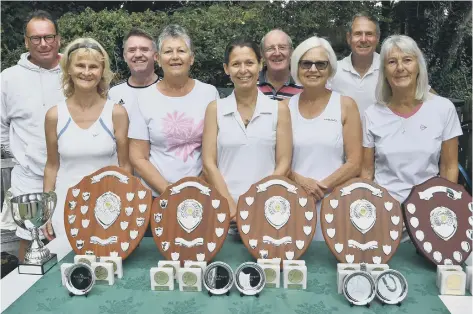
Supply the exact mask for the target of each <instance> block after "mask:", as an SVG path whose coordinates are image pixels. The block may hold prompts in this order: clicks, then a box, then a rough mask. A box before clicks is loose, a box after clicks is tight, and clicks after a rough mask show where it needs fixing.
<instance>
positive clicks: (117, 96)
mask: <svg viewBox="0 0 473 314" xmlns="http://www.w3.org/2000/svg"><path fill="white" fill-rule="evenodd" d="M159 80H160V79H159V77H158V78H157V79H156V81H154V82H153V83H152V84H150V85H148V86H132V85H130V83H128V80H127V81H126V82H123V83H120V84H117V85H115V86H113V87H112V88H111V89H110V91H109V92H108V98H110V99H111V100H113V101H115V103H116V104H119V105H123V107H125V109H126V111H127V113H128V116H130V114H131V113H132V110H131V109H132V108H133V106H134V104H135V103H136V101H137V99H138V94H139V93H142V92H143V91H144V90H146V89H147V88H155V85H156V83H157V82H158V81H159Z"/></svg>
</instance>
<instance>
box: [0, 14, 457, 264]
mask: <svg viewBox="0 0 473 314" xmlns="http://www.w3.org/2000/svg"><path fill="white" fill-rule="evenodd" d="M24 31H25V45H26V47H27V48H28V51H29V52H27V53H25V54H23V55H22V56H21V58H20V61H19V62H18V65H15V66H13V67H11V68H8V69H6V70H4V71H3V72H2V78H1V79H2V111H1V127H2V131H1V134H2V150H3V151H5V152H6V153H10V154H12V156H13V157H14V158H15V160H16V161H17V164H16V166H15V167H14V169H13V171H12V176H11V183H12V185H11V192H12V193H13V195H19V194H23V193H31V192H40V191H45V192H47V191H51V190H56V192H57V193H58V205H57V207H56V210H55V213H54V216H53V219H52V230H45V231H44V233H45V235H46V237H47V238H52V237H53V234H55V236H61V235H63V234H64V223H63V215H64V198H65V196H66V193H67V190H68V188H69V187H70V186H72V185H75V184H77V183H78V182H79V181H80V180H81V178H82V177H83V176H86V175H89V174H90V173H92V172H94V171H96V170H98V169H100V168H102V167H104V166H107V165H118V166H120V167H123V168H124V169H126V170H128V171H130V172H134V173H135V174H136V175H138V176H139V177H141V178H142V180H143V182H144V183H145V184H146V185H147V186H148V187H149V188H150V189H151V190H152V191H153V195H154V196H158V195H159V194H161V193H163V191H164V190H165V189H166V187H167V186H169V185H170V184H172V183H174V182H176V181H178V180H179V179H181V178H183V177H186V176H202V177H203V178H204V179H205V180H206V181H207V182H208V183H209V184H211V185H213V186H215V188H216V189H217V190H218V191H219V192H220V193H221V194H222V195H223V196H225V197H226V199H227V200H228V202H229V205H230V212H231V215H232V217H234V216H235V214H236V207H237V203H238V198H239V196H240V195H241V194H243V193H245V192H246V191H247V190H248V188H249V187H250V186H251V184H253V183H255V182H257V181H259V180H261V179H263V178H264V177H267V176H269V175H283V176H287V177H288V178H290V179H292V180H294V181H295V182H297V183H298V184H299V185H301V186H302V187H303V188H304V189H305V190H306V191H307V192H308V193H309V194H310V195H311V196H312V197H313V198H314V199H315V200H316V201H317V209H318V212H320V203H321V200H322V199H323V198H324V197H325V196H326V195H327V194H328V193H330V191H331V190H332V189H333V188H334V187H335V186H337V185H340V184H342V183H343V182H345V181H347V180H349V179H351V178H354V177H357V176H359V177H362V178H366V179H369V180H374V181H375V182H376V183H378V184H379V185H381V186H383V187H385V188H386V189H387V190H388V191H389V193H390V194H391V195H392V196H393V197H394V198H396V199H397V200H398V201H399V202H403V201H404V200H405V198H406V197H407V196H408V194H409V191H410V189H411V188H412V186H413V185H416V184H419V183H421V182H423V181H425V180H427V179H429V178H431V177H433V176H437V175H440V176H442V177H444V178H446V179H448V180H450V181H453V182H456V181H457V178H458V147H457V146H458V136H459V135H461V134H462V131H461V127H460V123H459V119H458V116H457V114H456V111H455V108H454V105H453V104H452V103H451V102H450V101H449V100H447V99H446V98H443V97H440V96H437V95H435V94H433V93H431V92H429V89H430V86H429V84H428V75H427V66H426V62H425V59H424V57H423V54H422V52H421V50H420V49H419V47H418V46H417V44H416V43H415V41H414V40H412V39H411V38H410V37H408V36H403V35H393V36H389V37H388V38H386V40H385V41H384V42H383V44H382V46H381V51H380V54H379V55H378V54H377V53H376V52H375V50H376V47H377V45H378V42H379V38H380V28H379V24H378V23H377V21H376V20H375V19H374V18H372V17H371V16H369V15H367V14H357V15H355V16H354V17H353V19H352V20H351V22H350V24H349V25H348V29H347V34H346V39H347V43H348V44H349V45H350V47H351V51H352V52H351V54H350V55H349V56H347V57H346V58H344V59H342V60H339V61H337V57H336V55H335V52H334V51H333V49H332V47H331V45H330V43H329V42H328V41H327V40H326V39H323V38H321V37H316V36H314V37H310V38H308V39H306V40H305V41H303V42H302V43H300V44H299V45H298V46H297V47H296V48H295V49H294V48H293V44H292V41H291V39H290V37H289V36H288V35H287V34H286V33H285V32H283V31H282V30H280V29H276V30H272V31H270V32H269V33H267V34H266V35H265V36H264V37H263V39H262V40H261V44H260V47H258V45H257V44H256V43H255V42H252V41H251V40H247V39H236V40H232V41H231V42H230V43H229V44H228V46H227V47H226V50H225V54H224V56H223V68H224V71H225V73H226V74H227V75H228V76H229V78H230V80H231V81H232V82H233V85H234V90H233V92H232V93H231V94H230V95H229V96H228V97H226V98H223V99H220V97H219V93H218V91H217V89H216V88H215V87H214V86H212V85H209V84H206V83H203V82H201V81H199V80H197V79H195V78H191V77H190V74H189V73H190V68H191V66H192V64H193V63H194V54H195V52H194V46H193V44H192V40H191V38H190V37H189V35H188V33H187V32H186V30H185V29H183V28H182V27H180V26H178V25H169V26H166V27H165V28H164V30H163V31H162V32H161V34H160V35H159V37H158V39H157V41H156V42H155V41H154V40H153V37H151V36H150V35H149V34H148V33H146V32H145V31H143V30H139V29H132V30H131V31H130V32H129V33H128V34H127V35H126V36H125V37H124V44H123V57H124V59H125V61H126V63H127V65H128V67H129V69H130V73H131V76H130V77H129V78H128V80H127V81H126V82H124V83H122V84H119V85H117V86H115V87H112V88H111V89H110V90H109V85H110V82H111V79H112V72H111V70H110V62H109V57H108V55H107V52H106V51H105V50H104V48H103V47H102V46H101V45H100V44H99V43H98V42H97V41H95V40H93V39H90V38H79V39H76V40H74V41H73V42H71V43H70V44H69V45H68V46H67V47H66V49H65V50H64V53H63V54H59V53H58V51H59V47H60V40H61V38H60V35H59V33H58V28H57V24H56V22H55V21H54V20H53V19H52V17H51V16H50V15H49V14H48V13H46V12H44V11H38V12H35V13H33V14H32V15H31V16H30V17H29V18H28V20H27V22H26V24H25V30H24ZM155 62H157V63H158V65H159V67H160V68H161V69H162V72H163V76H162V77H159V78H158V75H157V74H156V73H155V72H154V63H155ZM263 64H264V66H263ZM4 219H6V218H4ZM318 221H320V219H318ZM17 234H18V235H19V236H20V237H22V238H24V239H28V234H27V233H26V232H25V231H24V230H20V229H18V230H17ZM315 240H323V236H322V233H321V230H320V227H317V233H316V235H315ZM22 243H23V244H22V245H21V246H20V257H21V254H22V252H23V251H24V249H25V246H26V244H27V242H26V241H22Z"/></svg>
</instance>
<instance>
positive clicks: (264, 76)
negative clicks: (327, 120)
mask: <svg viewBox="0 0 473 314" xmlns="http://www.w3.org/2000/svg"><path fill="white" fill-rule="evenodd" d="M260 47H261V51H262V54H263V60H264V64H265V67H264V68H263V70H262V71H261V72H260V75H259V79H258V88H259V90H260V91H261V92H262V93H264V94H265V95H266V96H268V97H270V98H271V99H276V100H284V99H288V98H290V97H292V96H294V95H296V94H299V93H300V92H302V86H299V85H297V84H296V83H295V82H294V80H293V79H292V77H291V71H290V69H289V65H290V63H291V54H292V40H291V38H290V37H289V36H288V35H287V34H286V33H285V32H283V31H282V30H279V29H273V30H272V31H270V32H269V33H267V34H266V35H264V37H263V38H262V39H261V45H260Z"/></svg>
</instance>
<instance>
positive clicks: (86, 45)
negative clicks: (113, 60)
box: [67, 43, 102, 57]
mask: <svg viewBox="0 0 473 314" xmlns="http://www.w3.org/2000/svg"><path fill="white" fill-rule="evenodd" d="M80 48H87V49H94V50H96V51H98V52H100V54H102V50H100V47H99V46H97V45H96V44H94V43H77V44H75V45H74V46H72V47H71V48H70V49H69V52H68V53H67V57H69V56H70V55H71V53H72V52H74V51H76V50H78V49H80Z"/></svg>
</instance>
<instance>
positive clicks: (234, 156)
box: [217, 91, 278, 203]
mask: <svg viewBox="0 0 473 314" xmlns="http://www.w3.org/2000/svg"><path fill="white" fill-rule="evenodd" d="M277 123H278V102H277V101H276V100H272V99H270V98H269V97H267V96H265V95H264V94H263V93H262V92H261V91H258V98H257V100H256V108H255V112H254V113H253V117H252V118H251V121H250V123H249V124H248V126H246V127H245V125H244V124H243V120H242V119H241V116H240V113H239V112H238V106H237V102H236V98H235V93H234V92H233V93H232V94H231V95H230V96H228V97H226V98H224V99H220V100H217V124H218V135H217V167H218V169H219V170H220V173H221V174H222V176H223V179H224V180H225V183H226V184H227V187H228V191H229V192H230V195H231V196H232V198H233V200H234V201H235V202H236V203H238V198H239V197H240V195H242V194H244V193H246V191H248V189H249V188H250V186H251V185H252V184H253V183H256V182H258V181H259V180H261V179H263V178H265V177H267V176H269V175H271V174H272V173H273V172H274V169H275V168H276V129H277Z"/></svg>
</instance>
